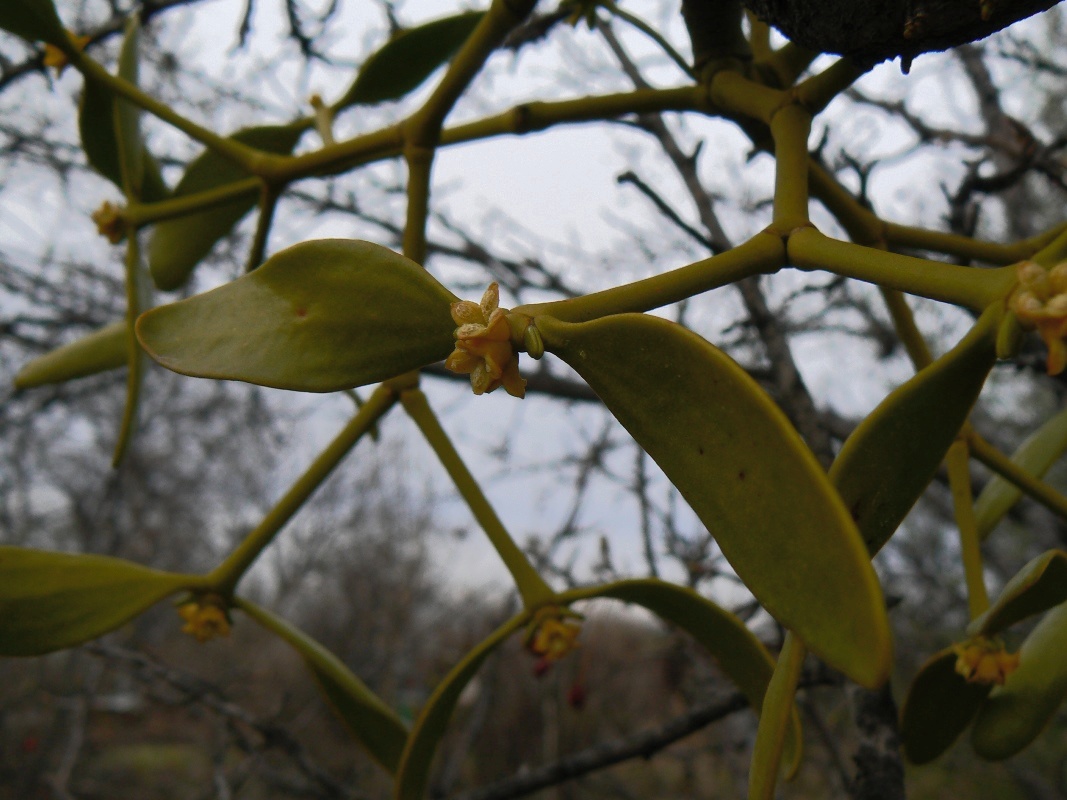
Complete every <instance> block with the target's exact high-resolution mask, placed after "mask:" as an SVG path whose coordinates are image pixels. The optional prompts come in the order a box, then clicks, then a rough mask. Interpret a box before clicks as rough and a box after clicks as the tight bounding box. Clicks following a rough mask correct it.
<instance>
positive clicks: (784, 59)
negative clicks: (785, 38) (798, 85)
mask: <svg viewBox="0 0 1067 800" xmlns="http://www.w3.org/2000/svg"><path fill="white" fill-rule="evenodd" d="M818 55H819V51H817V50H809V49H808V48H806V47H801V46H800V45H798V44H794V43H793V42H788V43H787V44H786V45H785V46H783V47H782V48H781V49H779V50H778V51H777V52H775V53H774V54H773V55H771V56H770V58H768V59H766V60H765V61H761V62H760V64H759V65H758V66H759V69H760V71H761V72H763V73H765V74H766V73H767V72H770V74H772V75H774V76H775V77H776V79H777V80H776V84H777V85H778V86H780V87H782V88H785V87H786V86H792V85H793V83H794V82H795V81H796V79H797V78H798V77H800V75H801V73H803V72H804V70H806V69H807V68H808V67H809V66H810V65H811V62H812V61H814V60H815V58H816V56H818Z"/></svg>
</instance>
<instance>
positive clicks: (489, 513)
mask: <svg viewBox="0 0 1067 800" xmlns="http://www.w3.org/2000/svg"><path fill="white" fill-rule="evenodd" d="M400 402H401V403H403V405H404V410H405V411H407V413H408V416H410V417H411V418H412V419H413V420H414V421H415V424H416V425H418V426H419V430H420V431H422V435H423V436H424V437H425V438H426V441H427V442H428V443H429V444H430V447H432V448H433V451H434V452H435V453H436V454H437V458H438V459H440V461H441V464H442V466H444V468H445V471H446V472H448V475H449V477H450V478H452V482H453V483H454V484H455V485H456V489H458V490H459V493H460V495H461V496H462V497H463V499H464V500H465V501H466V502H467V506H468V507H469V508H470V510H471V513H472V514H473V515H474V518H475V519H476V520H477V521H478V524H479V525H481V526H482V530H483V531H485V535H486V536H487V537H488V538H489V542H490V544H492V545H493V547H494V548H495V549H496V551H497V553H498V554H499V555H500V558H501V560H502V561H503V562H504V566H505V567H507V569H508V572H510V573H511V577H512V578H513V579H514V580H515V586H516V587H517V588H518V590H519V594H520V595H521V596H522V602H523V605H524V606H525V607H526V608H536V607H538V606H541V605H544V604H545V603H548V602H550V601H551V600H552V599H553V598H555V596H556V593H555V592H554V591H552V587H550V586H549V585H548V584H547V583H545V580H544V578H542V577H541V576H540V575H539V574H538V572H537V570H535V569H534V568H533V566H532V565H531V564H530V561H529V560H528V559H527V558H526V555H525V554H524V553H523V552H522V550H520V549H519V546H518V545H517V544H515V540H514V539H512V538H511V534H509V533H508V532H507V529H506V528H505V527H504V524H503V523H502V522H501V521H500V517H498V516H497V515H496V511H494V510H493V507H492V506H491V505H490V504H489V501H488V500H487V499H486V497H485V495H484V494H483V493H482V488H481V487H480V486H479V485H478V481H476V480H475V478H474V476H473V475H471V473H470V470H469V469H467V465H466V464H464V463H463V459H462V458H461V457H460V455H459V453H458V452H456V448H455V446H454V445H453V444H452V441H451V440H450V439H449V438H448V434H447V433H445V429H444V428H442V427H441V423H440V422H439V421H438V419H437V415H436V414H434V413H433V409H432V408H430V404H429V403H428V402H427V401H426V395H425V394H423V393H422V390H421V389H409V390H408V391H405V392H403V393H401V395H400Z"/></svg>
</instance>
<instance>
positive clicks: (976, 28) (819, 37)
mask: <svg viewBox="0 0 1067 800" xmlns="http://www.w3.org/2000/svg"><path fill="white" fill-rule="evenodd" d="M717 1H718V0H699V2H701V3H706V4H711V3H714V2H717ZM1057 2H1059V0H819V1H818V2H814V3H813V2H811V1H810V0H745V5H746V6H747V7H748V9H749V10H750V11H752V13H754V14H755V15H756V16H757V17H759V18H760V19H761V20H763V21H764V22H766V23H767V24H769V25H773V26H774V27H775V28H778V30H780V31H781V32H782V33H784V34H785V35H786V36H788V37H789V38H790V39H791V40H792V41H794V42H796V43H797V44H800V45H803V46H804V47H809V48H811V49H813V50H821V51H823V52H826V53H839V54H841V55H845V56H849V57H851V58H852V59H854V60H855V61H856V62H858V63H860V64H862V65H865V66H870V65H873V64H877V63H878V62H880V61H887V60H889V59H892V58H896V57H898V56H900V57H901V58H902V59H903V62H904V64H905V65H907V64H908V63H909V62H910V61H911V59H912V58H914V57H915V56H917V55H919V54H921V53H929V52H933V51H937V50H947V49H948V48H950V47H956V46H958V45H961V44H966V43H967V42H974V41H977V40H979V39H982V38H985V37H986V36H989V34H991V33H995V32H996V31H999V30H1001V29H1002V28H1006V27H1008V26H1009V25H1011V24H1013V23H1015V22H1018V21H1019V20H1021V19H1026V18H1027V17H1030V16H1033V15H1034V14H1037V13H1039V12H1041V11H1045V10H1047V9H1049V8H1051V7H1052V6H1054V5H1056V3H1057Z"/></svg>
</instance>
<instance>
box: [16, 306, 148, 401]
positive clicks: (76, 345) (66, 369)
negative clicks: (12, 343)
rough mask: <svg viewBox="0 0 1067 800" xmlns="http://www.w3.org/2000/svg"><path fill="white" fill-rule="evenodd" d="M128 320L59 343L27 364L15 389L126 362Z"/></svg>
mask: <svg viewBox="0 0 1067 800" xmlns="http://www.w3.org/2000/svg"><path fill="white" fill-rule="evenodd" d="M126 361H127V350H126V323H125V321H119V322H112V323H111V324H110V325H107V326H105V327H103V328H101V329H100V330H98V331H93V332H92V333H90V334H89V335H88V336H86V337H84V338H82V339H78V340H77V341H74V342H71V343H70V344H65V345H63V346H62V347H57V348H56V349H55V350H52V351H51V352H49V353H46V354H45V355H43V356H40V357H39V358H35V359H34V360H33V361H31V362H30V363H29V364H27V365H26V366H24V367H23V368H22V369H21V370H19V373H18V374H17V375H16V376H15V388H16V389H31V388H33V387H35V386H45V385H47V384H50V383H63V382H65V381H70V380H74V379H75V378H84V377H86V376H87V375H96V374H97V373H99V372H107V371H108V370H111V369H118V368H119V367H124V366H126Z"/></svg>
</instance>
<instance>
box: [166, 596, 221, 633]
mask: <svg viewBox="0 0 1067 800" xmlns="http://www.w3.org/2000/svg"><path fill="white" fill-rule="evenodd" d="M178 614H179V615H180V616H181V618H182V619H184V620H185V624H184V625H183V626H182V633H188V634H189V635H190V636H192V637H193V638H195V639H196V640H197V641H198V642H207V641H209V640H211V639H214V638H216V637H220V636H229V635H230V617H229V614H227V612H226V607H225V605H224V603H223V600H222V598H221V597H218V596H216V595H204V596H203V597H198V598H196V599H193V600H190V601H189V602H187V603H183V604H182V605H180V606H178Z"/></svg>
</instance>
